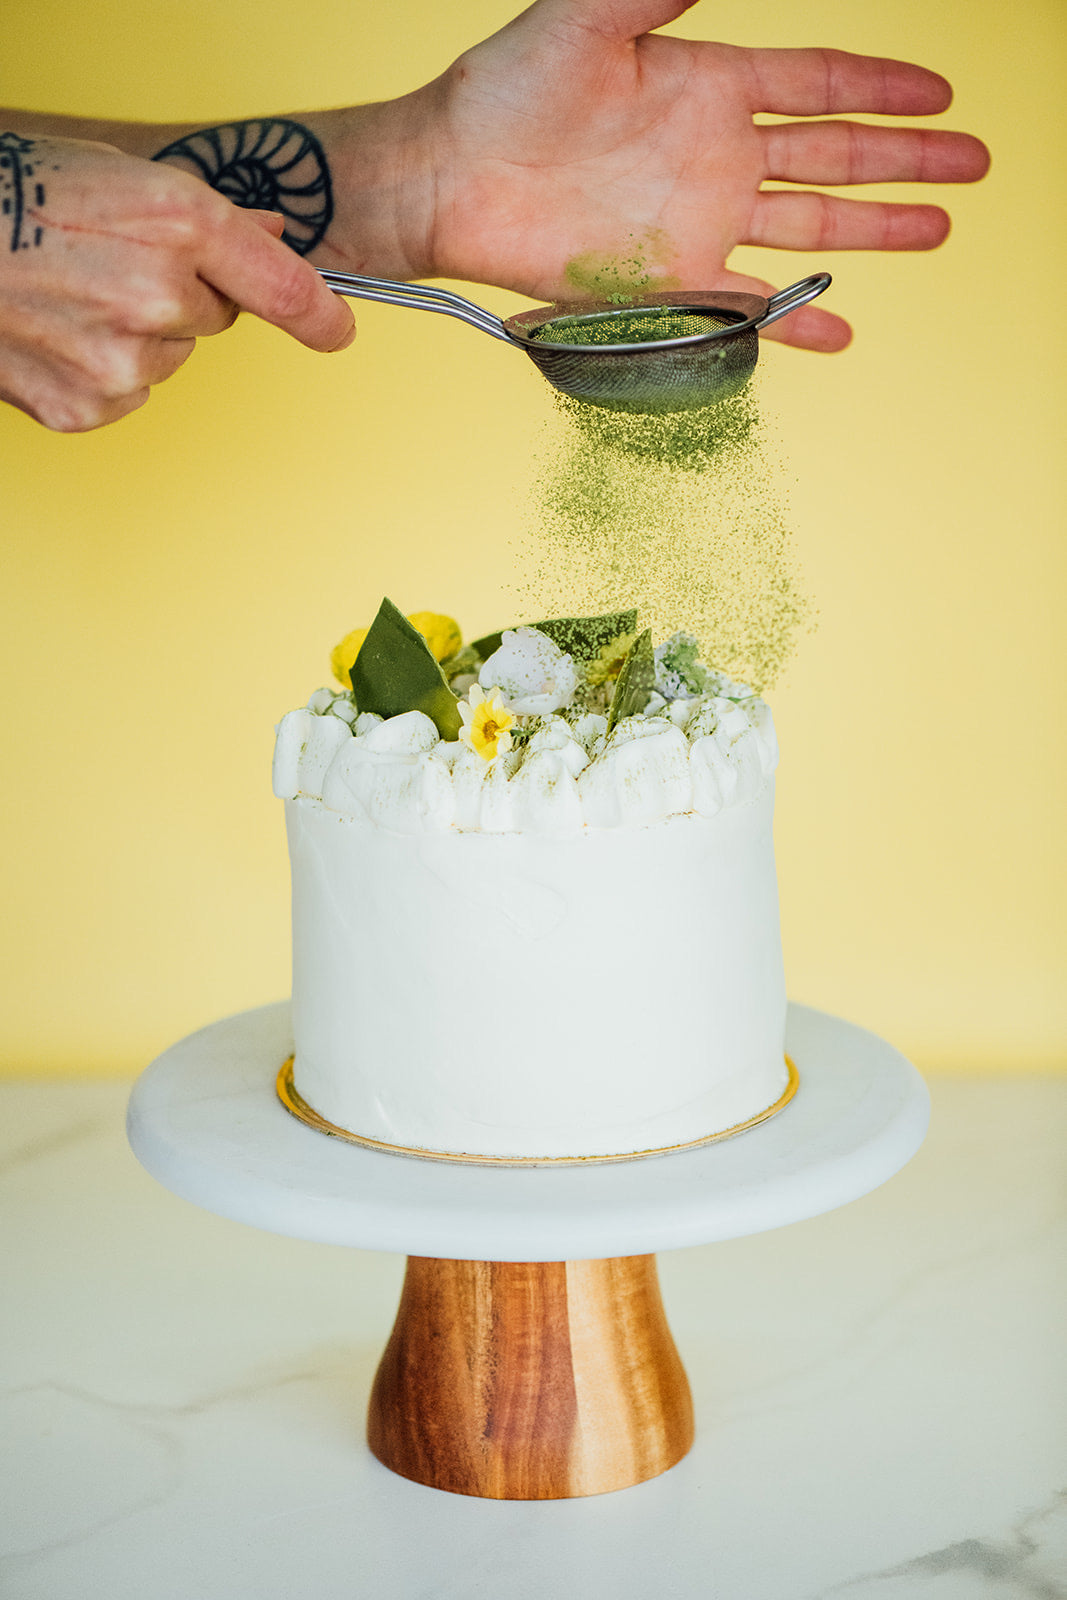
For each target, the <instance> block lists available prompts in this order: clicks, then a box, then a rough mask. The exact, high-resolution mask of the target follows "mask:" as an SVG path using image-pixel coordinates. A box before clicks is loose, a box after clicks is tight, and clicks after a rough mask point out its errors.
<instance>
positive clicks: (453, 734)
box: [274, 601, 795, 1162]
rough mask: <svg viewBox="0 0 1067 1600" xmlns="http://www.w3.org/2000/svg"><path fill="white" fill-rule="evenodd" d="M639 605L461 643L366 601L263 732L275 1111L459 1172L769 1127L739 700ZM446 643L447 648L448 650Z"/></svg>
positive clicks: (771, 1056) (751, 790)
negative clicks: (287, 1053)
mask: <svg viewBox="0 0 1067 1600" xmlns="http://www.w3.org/2000/svg"><path fill="white" fill-rule="evenodd" d="M635 623H636V615H635V613H633V612H619V613H617V614H614V615H612V616H609V617H599V618H570V619H557V620H554V621H551V622H542V623H538V624H537V625H536V626H526V627H518V628H515V629H509V630H506V631H504V632H503V633H500V634H495V635H491V636H489V637H487V638H486V639H483V640H478V641H476V642H475V643H474V644H473V645H468V646H466V647H462V646H461V645H460V641H459V634H458V629H456V627H455V625H454V624H453V623H451V622H450V619H447V618H437V617H432V616H428V615H426V614H420V616H417V617H415V618H413V619H411V620H410V621H408V620H407V619H405V618H404V617H402V616H401V615H400V613H399V612H398V611H397V610H396V608H395V607H394V606H392V605H391V604H390V602H388V601H385V602H383V606H382V609H381V610H380V611H379V613H378V616H377V618H376V619H375V622H374V624H373V625H372V626H371V628H370V629H369V630H361V631H360V632H359V633H357V634H356V635H352V636H350V638H349V640H348V641H345V642H344V643H343V644H342V646H340V647H339V652H340V656H338V652H335V668H336V670H337V673H338V676H339V678H340V679H341V680H342V682H344V683H345V684H350V685H351V687H346V688H342V690H341V691H340V692H338V691H334V690H329V689H320V690H318V691H316V693H315V694H314V695H312V697H311V699H310V700H309V702H308V703H307V705H306V706H305V707H302V708H300V709H298V710H295V711H291V712H289V713H288V714H287V715H286V716H285V717H283V719H282V721H281V723H280V724H279V726H278V730H277V742H276V747H275V759H274V789H275V793H276V794H278V795H279V796H280V797H281V798H283V799H284V800H285V802H286V821H287V830H288V837H289V851H290V860H291V866H292V884H293V1001H292V1019H293V1037H294V1042H295V1050H294V1057H293V1061H292V1063H291V1067H290V1069H289V1072H288V1073H287V1074H286V1076H285V1079H284V1082H285V1085H286V1092H285V1093H284V1094H283V1098H285V1099H286V1103H287V1104H288V1105H289V1106H290V1109H293V1110H295V1111H297V1113H298V1114H299V1115H302V1116H304V1117H305V1119H307V1120H311V1121H313V1122H314V1123H316V1125H319V1126H323V1127H326V1128H328V1129H329V1130H330V1131H333V1132H337V1133H342V1134H344V1135H346V1136H348V1137H351V1138H354V1139H357V1140H361V1141H365V1142H368V1143H371V1144H380V1145H384V1146H387V1147H389V1148H392V1149H398V1150H401V1151H404V1152H407V1153H414V1154H419V1155H425V1156H437V1157H452V1158H456V1159H465V1160H485V1161H505V1162H538V1161H553V1160H555V1161H560V1160H572V1161H573V1160H598V1159H599V1160H606V1159H618V1158H622V1157H635V1156H639V1155H645V1154H652V1153H658V1152H662V1151H665V1150H673V1149H676V1148H678V1147H680V1146H686V1145H691V1144H698V1143H701V1142H703V1141H706V1140H708V1139H712V1138H715V1137H721V1136H722V1135H723V1134H725V1133H727V1132H729V1131H733V1130H736V1129H738V1128H739V1127H742V1126H746V1125H748V1124H750V1123H751V1122H753V1121H756V1120H760V1119H761V1118H762V1117H764V1116H766V1115H769V1114H770V1113H771V1111H773V1110H774V1109H776V1108H777V1107H778V1106H779V1105H780V1104H782V1103H784V1100H785V1099H786V1098H787V1097H788V1094H789V1092H790V1090H791V1087H792V1086H793V1085H794V1084H795V1077H793V1076H792V1075H791V1070H790V1068H789V1066H788V1063H787V1062H786V1059H785V1056H784V1027H785V989H784V982H783V975H782V958H781V944H780V937H779V925H778V900H777V886H776V880H775V870H774V856H773V845H772V837H771V826H772V815H773V805H774V769H775V766H776V763H777V745H776V740H775V734H774V726H773V722H772V719H771V713H770V710H769V708H768V707H767V705H766V704H765V703H764V701H763V700H762V699H761V698H760V697H759V696H758V695H757V694H755V693H754V692H753V691H752V690H751V689H748V688H746V687H745V686H744V685H742V684H737V683H734V682H732V681H731V680H730V679H729V678H727V677H726V676H725V675H723V674H721V673H718V672H716V671H713V670H712V669H710V668H708V667H706V666H705V665H704V664H703V663H702V662H701V661H700V659H699V655H698V652H697V644H696V640H695V639H693V638H692V637H691V636H689V635H686V634H683V633H677V634H674V635H672V636H671V638H669V639H667V640H665V641H663V642H662V643H661V644H660V645H659V647H658V648H656V647H654V646H653V642H652V638H651V635H650V634H649V633H648V632H647V631H646V632H642V633H638V632H637V630H636V626H635ZM442 657H443V659H441V658H442Z"/></svg>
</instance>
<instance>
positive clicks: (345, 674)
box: [330, 628, 370, 689]
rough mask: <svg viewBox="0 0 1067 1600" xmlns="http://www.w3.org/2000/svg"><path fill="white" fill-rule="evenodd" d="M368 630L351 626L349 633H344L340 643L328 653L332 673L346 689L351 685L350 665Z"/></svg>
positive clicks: (353, 661)
mask: <svg viewBox="0 0 1067 1600" xmlns="http://www.w3.org/2000/svg"><path fill="white" fill-rule="evenodd" d="M369 632H370V629H369V628H353V629H352V632H351V633H346V634H345V636H344V638H343V639H342V640H341V643H340V644H335V645H334V647H333V650H332V652H331V654H330V668H331V670H332V672H333V675H334V677H335V678H336V679H337V681H338V683H340V684H342V685H343V687H344V688H346V689H351V687H352V667H353V665H354V664H355V659H356V657H357V656H358V655H359V649H360V645H361V644H362V643H363V641H364V639H365V638H366V637H367V635H368V633H369Z"/></svg>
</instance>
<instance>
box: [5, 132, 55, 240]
mask: <svg viewBox="0 0 1067 1600" xmlns="http://www.w3.org/2000/svg"><path fill="white" fill-rule="evenodd" d="M36 148H37V140H36V139H20V138H19V136H18V134H17V133H0V219H2V222H0V226H2V228H3V235H4V237H6V239H7V247H8V249H9V250H28V249H29V248H30V246H31V245H33V246H35V247H36V246H37V245H39V244H40V242H41V239H42V238H43V236H44V229H43V228H42V227H39V226H38V225H37V211H38V210H39V209H40V207H41V206H43V205H44V184H43V183H42V182H41V181H40V179H39V178H38V177H37V176H36V172H37V165H36V158H35V156H34V151H35V150H36Z"/></svg>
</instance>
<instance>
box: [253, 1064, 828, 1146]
mask: <svg viewBox="0 0 1067 1600" xmlns="http://www.w3.org/2000/svg"><path fill="white" fill-rule="evenodd" d="M293 1061H294V1058H293V1057H292V1056H290V1057H289V1058H288V1060H287V1061H285V1062H284V1064H283V1065H282V1067H281V1070H280V1071H279V1073H278V1077H277V1082H276V1088H277V1091H278V1099H279V1100H280V1101H281V1103H282V1105H283V1106H284V1107H285V1109H286V1111H288V1112H290V1113H291V1114H292V1115H293V1116H294V1117H296V1118H297V1120H298V1121H300V1122H303V1123H305V1124H306V1125H307V1126H308V1127H309V1128H314V1129H315V1130H316V1131H317V1132H318V1133H326V1134H329V1135H330V1137H331V1138H333V1139H345V1140H347V1142H348V1143H349V1144H358V1145H363V1146H364V1147H365V1148H366V1149H368V1150H384V1151H386V1152H387V1153H388V1154H389V1155H394V1156H415V1157H417V1158H419V1159H420V1160H423V1161H457V1162H461V1163H463V1164H464V1165H465V1166H478V1167H549V1166H552V1167H581V1166H590V1167H592V1166H606V1165H607V1164H608V1163H609V1162H613V1161H640V1160H642V1159H643V1158H644V1157H645V1156H667V1155H676V1154H677V1153H678V1152H679V1151H681V1150H698V1149H700V1148H702V1147H703V1146H704V1145H708V1144H716V1143H718V1141H719V1140H720V1139H732V1138H733V1136H734V1134H736V1133H744V1132H745V1130H746V1129H747V1128H755V1127H756V1126H757V1125H758V1124H759V1123H761V1122H766V1121H767V1119H768V1118H769V1117H773V1116H774V1115H775V1114H776V1113H777V1112H779V1111H781V1110H782V1108H783V1106H787V1105H788V1104H789V1102H790V1100H792V1098H793V1096H794V1095H795V1094H796V1092H797V1089H798V1088H799V1087H800V1075H799V1073H798V1072H797V1069H796V1066H795V1065H794V1063H793V1061H792V1059H791V1058H790V1057H789V1056H786V1057H785V1064H786V1067H787V1068H788V1071H789V1080H788V1082H787V1083H786V1086H785V1089H784V1090H783V1091H782V1093H781V1094H780V1095H779V1096H778V1099H777V1100H776V1101H775V1102H774V1104H773V1105H771V1106H768V1107H767V1109H766V1110H765V1111H757V1113H756V1115H755V1116H754V1117H747V1118H746V1119H745V1121H744V1122H737V1123H735V1124H734V1125H733V1127H732V1128H722V1129H720V1130H719V1132H718V1133H708V1134H705V1135H704V1136H703V1137H702V1138H700V1139H688V1140H686V1142H685V1143H684V1144H668V1145H661V1146H660V1147H659V1148H658V1149H650V1150H631V1151H628V1152H626V1153H624V1154H622V1155H618V1154H615V1155H602V1156H484V1155H468V1154H462V1153H457V1152H452V1151H447V1150H421V1149H418V1148H416V1147H415V1146H412V1145H402V1144H387V1143H386V1142H385V1141H384V1140H382V1139H369V1138H367V1137H366V1136H365V1135H363V1134H361V1133H352V1132H350V1130H349V1129H348V1128H339V1127H338V1126H337V1124H336V1123H333V1122H327V1120H326V1118H325V1117H322V1116H320V1115H319V1113H318V1112H317V1111H316V1110H314V1108H313V1107H312V1106H309V1105H308V1103H307V1101H306V1100H305V1099H304V1097H303V1096H302V1095H301V1093H300V1091H299V1089H297V1088H296V1086H295V1084H294V1083H293Z"/></svg>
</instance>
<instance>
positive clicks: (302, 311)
mask: <svg viewBox="0 0 1067 1600" xmlns="http://www.w3.org/2000/svg"><path fill="white" fill-rule="evenodd" d="M243 219H244V213H243V212H241V211H239V210H237V209H236V208H233V215H232V217H230V218H227V220H226V221H225V223H224V224H223V225H222V226H221V227H217V228H215V229H214V230H213V231H212V232H211V233H210V235H209V237H208V241H207V247H206V250H205V253H204V256H203V258H202V260H201V262H200V265H199V270H200V276H201V277H202V278H204V279H205V280H206V281H207V282H208V283H209V284H210V285H211V286H212V288H214V289H215V290H217V291H218V293H219V294H221V295H223V296H225V297H226V298H228V299H230V300H233V301H235V302H236V304H237V305H239V306H241V307H242V308H243V309H244V310H246V311H251V312H252V313H253V315H254V316H257V317H262V319H263V321H264V322H270V323H273V325H274V326H275V327H276V328H281V329H282V330H283V331H284V332H285V333H289V334H291V335H292V336H293V338H294V339H298V340H299V341H300V343H301V344H303V345H307V346H308V348H309V349H311V350H343V349H345V348H346V346H347V345H350V344H351V343H352V340H353V339H354V338H355V336H356V328H355V321H354V319H353V316H352V312H351V311H350V309H349V307H348V305H347V304H346V302H345V301H344V300H343V299H342V298H341V296H340V295H335V294H334V293H333V291H332V289H327V287H326V285H325V284H324V283H323V281H322V279H321V278H320V277H319V275H318V273H317V272H316V271H315V269H314V267H313V266H311V265H310V264H309V263H308V262H307V261H304V260H303V259H302V258H301V257H300V256H298V255H296V254H294V252H293V251H292V250H290V249H289V247H288V246H287V245H284V244H281V243H279V242H278V241H277V240H275V239H272V238H271V237H270V236H269V234H266V233H264V232H263V230H262V229H261V228H258V227H256V226H255V225H254V224H252V225H250V224H249V223H247V222H246V221H244V220H243Z"/></svg>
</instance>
